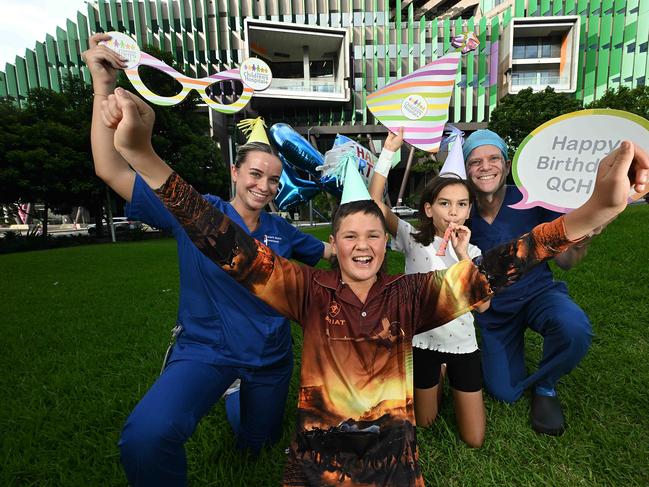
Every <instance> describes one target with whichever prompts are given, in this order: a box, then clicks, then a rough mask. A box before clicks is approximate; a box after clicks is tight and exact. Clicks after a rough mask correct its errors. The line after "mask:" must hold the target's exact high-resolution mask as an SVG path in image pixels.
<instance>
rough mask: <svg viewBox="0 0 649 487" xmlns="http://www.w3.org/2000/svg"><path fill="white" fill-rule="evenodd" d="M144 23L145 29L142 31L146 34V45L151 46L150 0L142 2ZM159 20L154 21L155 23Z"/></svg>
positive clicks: (151, 16) (151, 12) (151, 21)
mask: <svg viewBox="0 0 649 487" xmlns="http://www.w3.org/2000/svg"><path fill="white" fill-rule="evenodd" d="M143 6H144V23H145V27H144V30H145V32H146V35H145V37H146V43H147V44H148V45H151V46H152V45H153V42H154V40H153V39H154V37H153V34H154V32H153V11H152V10H151V2H150V0H145V1H144V4H143ZM157 20H159V19H156V21H157Z"/></svg>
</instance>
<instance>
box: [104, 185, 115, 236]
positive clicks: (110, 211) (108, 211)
mask: <svg viewBox="0 0 649 487" xmlns="http://www.w3.org/2000/svg"><path fill="white" fill-rule="evenodd" d="M106 216H107V220H108V228H109V229H110V240H111V241H112V242H113V243H115V242H117V239H116V238H115V227H114V226H113V209H112V205H111V204H110V189H108V186H106Z"/></svg>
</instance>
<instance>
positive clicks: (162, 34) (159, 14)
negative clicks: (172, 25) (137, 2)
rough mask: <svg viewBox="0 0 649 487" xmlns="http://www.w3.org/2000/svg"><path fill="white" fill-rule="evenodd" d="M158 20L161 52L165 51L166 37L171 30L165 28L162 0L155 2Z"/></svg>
mask: <svg viewBox="0 0 649 487" xmlns="http://www.w3.org/2000/svg"><path fill="white" fill-rule="evenodd" d="M155 11H156V18H157V19H158V48H159V49H160V50H161V51H164V49H165V35H166V34H167V33H168V32H169V28H165V27H166V26H165V22H164V11H163V10H162V0H155Z"/></svg>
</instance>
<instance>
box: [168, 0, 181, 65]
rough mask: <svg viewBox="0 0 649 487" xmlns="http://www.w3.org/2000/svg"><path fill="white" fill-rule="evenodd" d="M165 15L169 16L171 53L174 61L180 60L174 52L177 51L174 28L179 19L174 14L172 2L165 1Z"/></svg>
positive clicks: (175, 30)
mask: <svg viewBox="0 0 649 487" xmlns="http://www.w3.org/2000/svg"><path fill="white" fill-rule="evenodd" d="M167 15H168V18H169V37H170V38H171V42H170V45H171V54H172V55H173V57H174V59H176V61H179V62H180V61H181V60H180V59H178V56H177V55H176V53H177V52H178V50H177V49H178V40H177V39H178V38H177V35H176V32H177V29H176V21H177V20H179V19H178V18H177V16H176V12H175V9H174V6H173V3H171V2H167Z"/></svg>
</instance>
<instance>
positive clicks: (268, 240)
mask: <svg viewBox="0 0 649 487" xmlns="http://www.w3.org/2000/svg"><path fill="white" fill-rule="evenodd" d="M281 241H282V237H280V236H279V235H264V245H266V246H269V245H271V244H275V245H277V244H279V243H281Z"/></svg>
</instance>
